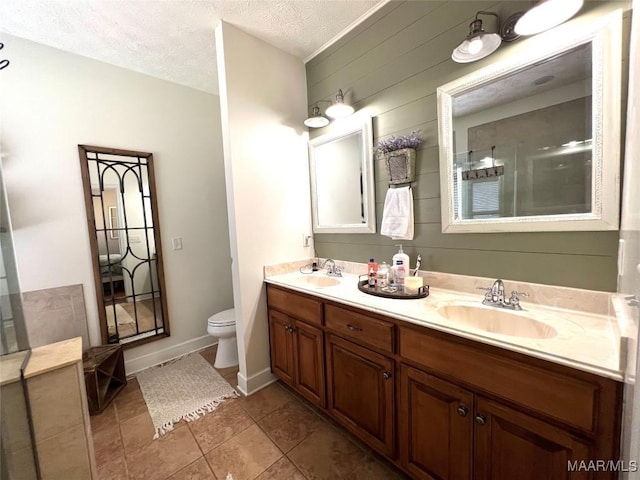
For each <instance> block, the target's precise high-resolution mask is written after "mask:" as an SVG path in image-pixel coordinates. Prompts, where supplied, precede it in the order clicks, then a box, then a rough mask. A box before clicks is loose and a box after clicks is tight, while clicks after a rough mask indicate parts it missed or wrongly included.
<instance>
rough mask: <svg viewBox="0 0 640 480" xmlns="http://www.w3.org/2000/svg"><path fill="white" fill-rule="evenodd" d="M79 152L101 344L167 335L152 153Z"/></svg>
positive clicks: (82, 148) (98, 149)
mask: <svg viewBox="0 0 640 480" xmlns="http://www.w3.org/2000/svg"><path fill="white" fill-rule="evenodd" d="M79 151H80V163H81V166H82V174H83V182H84V190H85V202H86V204H87V221H88V225H89V234H90V240H91V248H92V255H93V264H94V278H95V284H96V293H97V298H98V307H99V308H98V310H99V315H100V323H101V331H102V337H103V338H102V340H103V343H122V344H125V345H127V344H131V343H133V342H136V343H140V342H142V341H148V340H149V339H153V338H154V337H164V336H168V335H169V320H168V317H167V304H166V294H165V293H164V292H165V288H164V275H163V268H162V250H161V246H160V232H159V225H158V207H157V204H156V200H155V185H154V175H153V155H152V154H150V153H144V152H131V151H126V150H113V149H109V148H101V147H89V146H84V145H81V146H79Z"/></svg>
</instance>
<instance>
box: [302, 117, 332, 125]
mask: <svg viewBox="0 0 640 480" xmlns="http://www.w3.org/2000/svg"><path fill="white" fill-rule="evenodd" d="M304 124H305V125H306V126H307V127H309V128H322V127H326V126H327V125H329V119H328V118H327V117H323V116H322V115H318V116H317V117H309V118H307V119H306V120H305V121H304Z"/></svg>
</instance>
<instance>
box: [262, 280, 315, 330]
mask: <svg viewBox="0 0 640 480" xmlns="http://www.w3.org/2000/svg"><path fill="white" fill-rule="evenodd" d="M267 303H268V304H269V308H277V309H278V310H280V311H281V312H284V313H287V314H289V315H291V316H292V317H296V318H299V319H300V320H304V321H305V322H308V323H311V324H314V325H318V326H321V325H322V302H320V301H318V300H314V299H312V298H309V297H306V296H303V295H298V294H297V293H293V292H289V291H287V290H282V289H280V288H276V287H272V286H271V285H267Z"/></svg>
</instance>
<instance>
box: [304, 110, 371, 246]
mask: <svg viewBox="0 0 640 480" xmlns="http://www.w3.org/2000/svg"><path fill="white" fill-rule="evenodd" d="M331 128H332V129H331V131H330V132H329V133H326V134H324V135H321V136H319V137H317V138H314V139H313V140H310V141H309V166H310V174H311V205H312V214H313V231H314V233H375V231H376V212H375V194H374V180H373V159H372V148H373V134H372V129H371V117H370V116H364V115H360V116H358V115H356V116H353V117H349V118H347V119H343V120H340V121H337V122H335V123H334V124H332V126H331Z"/></svg>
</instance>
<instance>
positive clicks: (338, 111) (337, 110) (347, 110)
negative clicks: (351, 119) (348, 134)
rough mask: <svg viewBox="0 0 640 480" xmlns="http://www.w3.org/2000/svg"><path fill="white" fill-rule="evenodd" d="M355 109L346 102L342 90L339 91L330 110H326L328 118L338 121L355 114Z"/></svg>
mask: <svg viewBox="0 0 640 480" xmlns="http://www.w3.org/2000/svg"><path fill="white" fill-rule="evenodd" d="M354 111H355V110H354V108H353V107H352V106H351V105H349V104H347V103H345V102H344V94H343V93H342V89H340V90H338V94H337V95H336V101H335V102H333V103H332V104H331V106H330V107H329V108H327V110H326V112H325V113H326V114H327V116H328V117H330V118H333V119H336V118H343V117H348V116H349V115H351V114H352V113H353V112H354Z"/></svg>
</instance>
